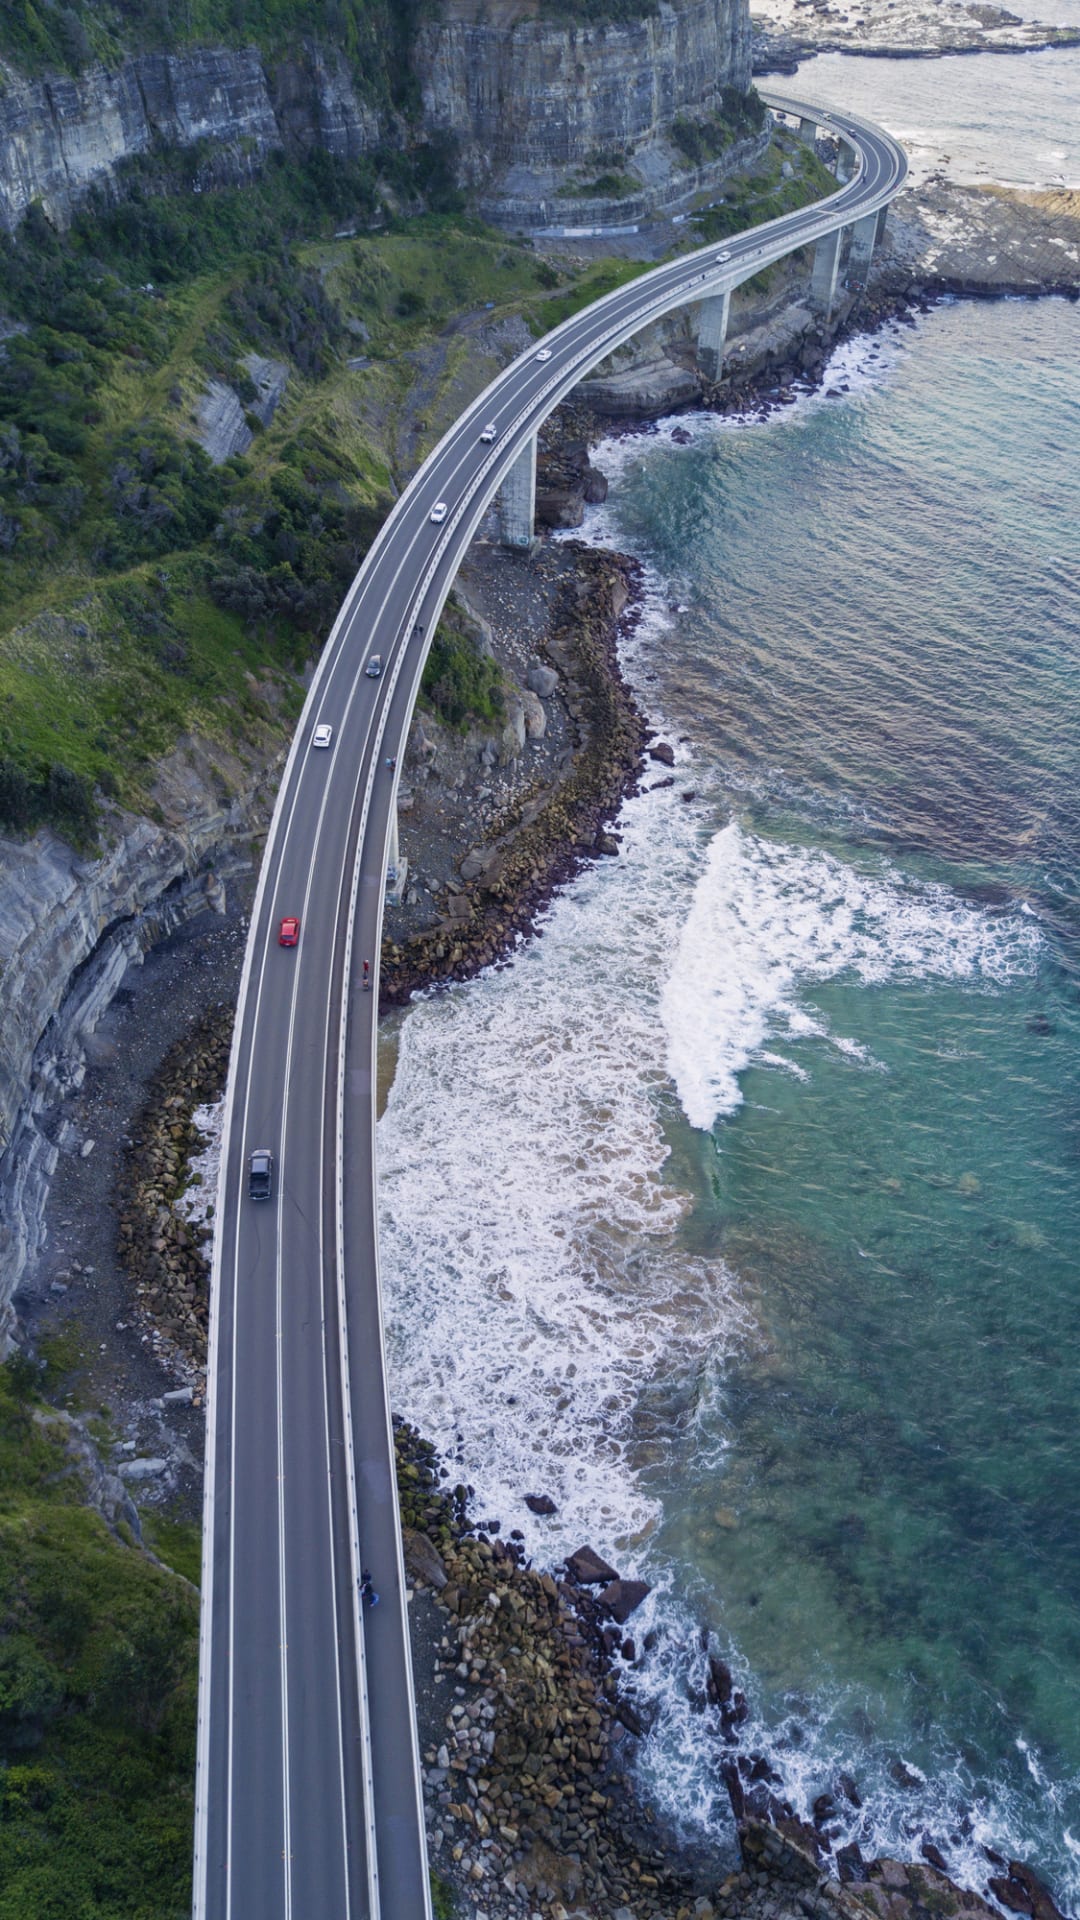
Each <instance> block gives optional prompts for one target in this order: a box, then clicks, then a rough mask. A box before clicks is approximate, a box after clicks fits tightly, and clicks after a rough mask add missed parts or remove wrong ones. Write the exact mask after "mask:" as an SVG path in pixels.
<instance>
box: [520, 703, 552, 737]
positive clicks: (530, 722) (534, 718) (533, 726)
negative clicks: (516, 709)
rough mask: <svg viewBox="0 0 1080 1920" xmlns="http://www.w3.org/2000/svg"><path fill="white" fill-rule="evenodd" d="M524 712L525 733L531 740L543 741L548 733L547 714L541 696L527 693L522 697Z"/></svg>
mask: <svg viewBox="0 0 1080 1920" xmlns="http://www.w3.org/2000/svg"><path fill="white" fill-rule="evenodd" d="M521 706H522V712H523V714H524V717H525V733H526V737H527V738H528V739H530V740H542V739H543V737H544V734H545V733H546V731H547V714H546V713H545V712H544V708H543V703H542V701H541V699H540V696H539V694H537V693H533V692H531V691H526V692H525V693H523V694H522V695H521Z"/></svg>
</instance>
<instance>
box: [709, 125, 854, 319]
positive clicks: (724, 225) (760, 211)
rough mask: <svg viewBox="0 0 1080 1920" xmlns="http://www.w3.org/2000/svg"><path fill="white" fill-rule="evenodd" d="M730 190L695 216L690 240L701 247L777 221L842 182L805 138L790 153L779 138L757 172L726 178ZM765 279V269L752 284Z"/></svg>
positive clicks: (757, 285) (755, 169) (726, 188)
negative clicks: (788, 171) (789, 169)
mask: <svg viewBox="0 0 1080 1920" xmlns="http://www.w3.org/2000/svg"><path fill="white" fill-rule="evenodd" d="M785 160H789V161H790V163H791V165H792V166H793V169H794V171H793V173H792V175H791V178H790V179H785V178H784V175H783V166H784V162H785ZM724 189H725V192H724V198H723V199H722V200H721V201H719V202H718V204H717V205H716V206H714V207H709V208H708V209H707V210H706V211H704V212H702V213H697V214H695V215H694V216H693V220H692V222H691V223H690V224H691V225H692V226H693V229H694V231H693V233H692V235H691V236H690V239H689V245H691V246H695V247H698V246H701V245H702V244H703V243H708V242H711V241H714V240H723V239H724V238H725V237H726V235H727V234H729V233H741V232H742V231H743V228H744V227H749V226H757V225H759V224H760V223H761V222H762V221H765V220H777V219H779V217H780V215H781V214H782V213H792V212H794V211H795V209H796V208H798V207H806V206H809V205H810V203H811V201H813V200H822V199H824V198H825V197H826V196H827V195H828V194H830V193H835V192H836V190H837V183H836V180H835V178H834V176H833V175H832V174H831V173H830V172H829V169H828V167H826V166H825V165H824V164H823V163H822V161H820V160H819V159H818V157H817V155H816V154H815V153H812V152H811V150H810V148H809V147H807V146H805V145H803V143H802V142H801V141H794V140H793V141H792V142H791V143H790V150H789V151H787V152H785V149H784V147H783V146H782V145H780V144H779V143H778V142H777V141H775V140H774V141H773V143H772V145H771V146H770V147H769V148H768V149H767V151H766V152H765V153H764V154H763V156H762V158H761V160H760V161H759V163H758V165H757V166H756V167H754V169H753V171H752V172H750V173H747V174H740V175H738V176H737V177H736V178H734V179H732V180H730V181H725V182H724ZM764 280H765V276H763V275H760V274H759V275H758V276H757V277H756V278H755V279H754V280H752V281H748V282H747V285H748V286H750V287H754V288H757V287H759V286H761V285H763V284H764Z"/></svg>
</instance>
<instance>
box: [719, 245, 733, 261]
mask: <svg viewBox="0 0 1080 1920" xmlns="http://www.w3.org/2000/svg"><path fill="white" fill-rule="evenodd" d="M716 257H717V259H718V260H730V259H731V248H730V247H721V249H720V251H719V253H718V254H717V256H716Z"/></svg>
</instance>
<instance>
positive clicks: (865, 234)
mask: <svg viewBox="0 0 1080 1920" xmlns="http://www.w3.org/2000/svg"><path fill="white" fill-rule="evenodd" d="M877 237H878V216H877V214H876V213H868V214H865V215H864V216H863V218H862V219H861V220H856V222H855V225H854V226H853V227H852V229H851V249H850V252H849V253H848V274H849V277H850V280H851V284H852V285H853V286H855V285H857V286H859V287H865V285H866V283H867V281H868V279H869V278H870V262H871V261H872V260H873V258H874V247H875V245H876V244H877Z"/></svg>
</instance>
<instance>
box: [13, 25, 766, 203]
mask: <svg viewBox="0 0 1080 1920" xmlns="http://www.w3.org/2000/svg"><path fill="white" fill-rule="evenodd" d="M413 66H414V70H415V73H416V76H417V79H418V81H419V84H420V89H421V95H422V101H423V108H422V115H421V119H420V124H419V125H418V126H417V127H416V128H415V129H414V132H415V133H416V134H417V135H419V137H421V138H424V137H429V136H430V135H432V134H437V133H443V134H445V133H449V134H452V135H454V136H455V138H456V139H457V140H458V141H459V143H460V151H461V177H462V181H463V184H466V185H469V186H472V187H479V188H480V189H481V190H482V193H483V201H482V210H483V211H484V212H486V213H487V214H488V215H489V217H492V218H495V219H500V220H502V221H503V222H504V223H508V224H512V225H519V224H520V225H541V226H542V225H550V224H554V223H555V222H556V221H557V220H558V219H560V218H569V217H570V216H575V217H576V220H577V222H578V223H580V222H582V221H589V222H594V223H595V222H603V223H607V224H611V223H612V222H614V221H618V220H620V219H622V220H627V219H636V218H639V217H640V216H641V214H642V212H643V211H647V210H648V209H649V208H650V207H652V206H656V205H661V204H664V203H665V202H666V201H670V199H671V198H672V191H671V186H672V181H673V180H674V181H675V184H676V186H678V185H679V173H680V165H681V163H680V162H679V159H678V156H677V155H676V154H675V153H674V151H673V150H672V149H671V148H670V147H669V146H668V145H667V144H666V141H665V137H664V136H665V132H666V130H667V129H668V128H670V126H671V122H672V120H673V119H674V118H675V117H676V116H677V115H679V114H688V115H690V116H693V115H695V114H701V113H708V112H711V111H712V110H713V109H714V108H715V107H716V106H717V105H718V102H719V99H720V92H721V89H722V88H723V87H725V86H734V87H737V88H739V89H740V90H744V89H745V88H746V87H747V86H748V85H749V80H750V22H749V13H748V10H747V0H661V4H660V6H659V8H658V9H657V11H656V12H655V13H654V14H650V15H647V16H645V17H643V18H641V19H638V20H626V21H620V22H617V23H611V24H608V25H590V24H585V25H578V24H576V23H575V22H574V21H573V20H562V19H554V20H552V19H544V18H543V17H541V16H540V15H538V14H536V13H535V11H530V10H529V8H528V5H527V0H449V4H448V5H447V7H446V8H444V10H443V11H442V13H441V14H440V15H439V17H438V18H436V19H432V20H428V21H426V22H425V23H424V24H423V25H422V26H421V27H420V29H419V32H418V34H417V37H416V41H415V45H414V49H413ZM395 137H400V132H399V129H398V128H397V127H396V125H394V124H392V121H391V117H389V116H384V117H383V119H382V120H380V117H379V115H378V114H377V113H375V112H374V111H373V110H372V108H371V107H370V106H368V105H366V104H365V103H364V102H363V101H362V100H361V99H360V97H359V95H358V93H357V91H356V88H355V86H354V85H353V81H352V78H351V76H350V74H349V71H348V69H347V67H346V65H345V63H344V61H343V60H342V58H341V57H340V56H339V55H338V54H337V53H336V52H335V51H334V50H333V49H332V48H331V47H329V46H327V45H325V44H321V43H320V44H315V43H314V42H311V43H307V44H305V45H303V46H301V47H299V48H298V49H297V50H296V52H295V53H293V54H292V55H290V56H289V57H288V58H286V59H281V60H278V61H276V62H273V63H271V62H268V61H267V60H266V59H265V58H264V57H263V56H262V55H261V54H260V53H259V52H258V50H257V49H256V48H254V47H246V48H238V49H228V48H224V47H207V48H197V49H194V50H193V51H191V52H187V53H177V54H164V53H158V54H140V55H137V56H132V57H131V58H130V59H128V60H125V61H124V63H123V64H122V65H121V66H120V67H118V68H117V69H115V70H114V71H109V70H107V69H106V68H104V67H100V66H95V67H88V68H87V69H86V70H85V71H84V72H83V73H81V74H79V75H78V76H77V77H74V78H73V77H71V76H68V75H55V76H52V77H50V78H47V79H44V80H27V79H24V78H22V77H21V76H20V75H19V74H17V73H16V72H14V71H13V70H12V69H11V68H9V67H5V66H3V65H2V64H0V227H3V228H6V230H7V231H8V232H9V233H11V232H14V230H15V228H16V227H17V226H18V224H19V222H20V220H21V219H22V218H23V216H24V214H25V213H26V211H27V208H28V207H29V206H30V205H31V204H32V203H33V202H34V201H35V200H37V201H39V202H40V203H41V205H42V207H43V209H44V211H45V213H46V214H47V216H48V218H49V219H50V220H53V221H55V222H57V223H58V224H61V225H63V224H65V223H66V222H67V221H69V220H70V218H71V215H72V212H73V210H74V208H75V207H76V205H77V204H78V201H79V200H80V198H81V197H82V196H83V195H84V194H85V193H86V192H87V191H88V190H89V189H90V188H91V187H93V186H101V185H107V184H108V183H109V181H111V179H112V177H113V175H114V173H115V170H116V168H117V166H118V165H119V163H120V162H121V161H123V160H125V159H128V158H130V157H131V156H132V155H137V154H144V153H147V152H149V151H150V150H151V149H153V148H155V147H190V146H193V145H194V144H195V143H196V142H200V141H201V142H206V143H207V144H208V147H209V148H210V149H211V150H212V151H211V152H210V153H208V157H207V180H206V184H207V185H210V184H214V185H217V184H220V183H221V182H222V180H224V179H233V180H243V179H245V178H247V177H250V176H251V175H252V174H253V173H254V172H255V171H256V170H257V169H258V168H259V167H260V166H261V165H262V163H263V161H264V160H265V158H266V156H267V154H269V153H271V152H274V151H285V152H294V153H295V152H306V151H308V150H310V149H312V148H316V147H319V148H324V149H325V150H326V151H327V152H329V153H333V154H339V155H341V156H343V157H348V158H352V157H355V156H356V155H357V154H361V153H365V152H369V151H371V150H372V149H373V148H374V147H375V146H377V145H378V144H379V143H380V141H385V140H387V139H388V138H389V139H392V138H395ZM613 156H614V157H613ZM738 157H739V156H737V155H732V156H731V160H732V161H733V162H734V163H736V164H737V163H738ZM624 168H629V169H630V173H629V175H628V176H627V179H626V184H625V185H624V186H623V189H622V195H623V198H622V201H620V200H619V199H616V200H614V201H612V202H611V204H610V206H609V204H608V202H607V201H605V200H604V196H603V193H602V191H601V192H600V193H599V194H598V195H597V196H595V198H594V197H593V196H590V195H589V194H588V192H587V187H588V177H587V176H588V175H589V173H590V170H591V173H592V174H593V175H597V174H599V175H600V176H603V175H604V174H605V173H607V174H608V175H610V174H611V172H612V170H613V169H614V170H615V171H616V172H618V171H619V170H620V169H624ZM723 170H724V168H723V167H722V166H720V165H717V166H714V167H713V168H712V170H711V171H712V173H714V174H715V173H717V172H721V171H723ZM695 184H700V183H699V182H697V181H696V180H695V179H693V178H686V179H685V180H683V181H682V187H683V189H684V190H687V191H688V190H689V189H690V188H692V187H693V186H694V185H695ZM564 193H567V194H568V195H569V198H568V199H567V200H566V204H565V206H564V207H563V209H562V212H561V213H560V212H559V211H558V210H557V209H549V208H548V207H547V206H546V205H545V202H546V201H547V200H549V199H552V198H554V199H556V200H557V199H558V198H559V196H560V194H564ZM627 195H629V198H627Z"/></svg>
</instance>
